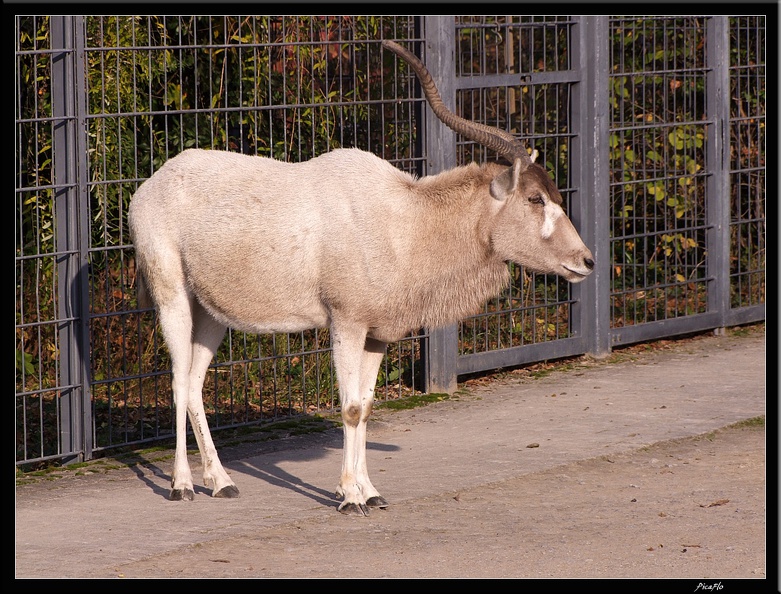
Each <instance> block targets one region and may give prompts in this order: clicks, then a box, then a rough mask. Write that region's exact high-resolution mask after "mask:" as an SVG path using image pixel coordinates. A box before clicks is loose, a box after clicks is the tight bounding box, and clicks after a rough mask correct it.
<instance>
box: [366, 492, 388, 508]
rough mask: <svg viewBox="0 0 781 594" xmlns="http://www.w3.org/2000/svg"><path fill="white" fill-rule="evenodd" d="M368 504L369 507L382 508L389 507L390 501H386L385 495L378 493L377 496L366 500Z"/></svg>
mask: <svg viewBox="0 0 781 594" xmlns="http://www.w3.org/2000/svg"><path fill="white" fill-rule="evenodd" d="M366 505H368V506H369V507H379V508H380V509H385V508H386V507H388V502H387V501H385V498H384V497H380V496H379V495H377V497H369V499H367V500H366Z"/></svg>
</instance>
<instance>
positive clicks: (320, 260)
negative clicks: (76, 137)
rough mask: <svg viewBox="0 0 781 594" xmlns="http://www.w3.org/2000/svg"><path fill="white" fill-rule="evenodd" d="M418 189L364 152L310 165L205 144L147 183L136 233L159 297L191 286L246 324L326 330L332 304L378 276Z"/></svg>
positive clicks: (135, 213)
mask: <svg viewBox="0 0 781 594" xmlns="http://www.w3.org/2000/svg"><path fill="white" fill-rule="evenodd" d="M412 183H414V181H413V179H412V178H411V177H410V176H409V175H407V174H405V173H403V172H401V171H399V170H398V169H396V168H395V167H393V166H392V165H390V164H389V163H387V162H385V161H383V160H381V159H379V158H377V157H375V156H374V155H371V154H370V153H366V152H364V151H359V150H356V149H341V150H336V151H332V152H331V153H327V154H325V155H322V156H320V157H317V158H315V159H312V160H311V161H307V162H304V163H284V162H279V161H275V160H272V159H267V158H262V157H250V156H245V155H240V154H236V153H228V152H223V151H205V150H198V149H195V150H189V151H185V152H183V153H181V154H180V155H179V156H177V157H175V158H173V159H171V160H169V161H168V162H167V163H166V164H165V165H164V166H163V167H162V168H161V169H160V170H159V171H158V172H157V173H156V174H155V175H154V176H152V177H151V178H150V179H149V180H147V181H146V182H145V183H144V184H142V185H141V186H140V188H139V189H138V191H137V192H136V195H135V196H134V197H133V200H132V201H131V207H130V226H131V232H132V235H133V240H134V243H135V247H136V253H137V257H138V260H139V264H140V266H141V268H142V270H144V269H145V270H146V271H147V273H146V276H147V281H148V282H149V284H150V285H151V287H150V288H151V291H152V294H153V296H154V297H155V300H156V301H158V302H159V300H161V299H166V296H167V295H169V294H170V293H171V292H172V291H176V290H177V289H178V288H180V287H183V286H187V287H188V289H189V290H190V291H192V293H193V294H194V295H195V296H196V297H197V298H198V300H199V301H200V302H201V303H202V304H203V305H204V306H205V307H206V308H207V309H208V310H209V311H210V312H211V313H212V315H214V316H215V317H216V318H217V319H218V320H220V321H221V322H223V323H225V324H226V325H229V326H232V327H235V328H239V329H244V330H248V331H253V332H267V331H296V330H301V329H305V328H311V327H323V326H326V325H327V324H328V322H329V307H330V305H331V304H330V303H329V299H330V300H331V301H334V300H336V301H338V300H340V299H344V295H343V294H342V293H345V292H347V291H348V290H349V291H361V290H362V289H361V284H362V283H364V287H365V286H366V282H367V277H366V275H367V274H369V275H371V274H375V275H376V274H377V273H378V272H377V270H376V269H377V266H378V262H374V261H371V260H376V259H377V253H378V249H379V250H380V252H385V251H386V250H388V249H390V247H389V245H388V244H387V242H388V240H389V238H391V237H392V234H391V231H390V230H389V229H388V226H387V223H388V221H389V220H393V219H394V218H398V217H399V216H401V213H402V212H404V210H405V209H404V205H403V204H400V203H399V200H398V198H399V196H402V197H403V195H404V193H403V191H400V189H402V190H403V189H404V188H405V187H409V186H410V184H412ZM402 202H403V200H402ZM378 234H387V235H385V236H384V237H383V236H379V237H378ZM153 271H154V273H152V274H150V273H151V272H153ZM150 277H151V278H150ZM336 293H339V294H336ZM367 297H368V296H367Z"/></svg>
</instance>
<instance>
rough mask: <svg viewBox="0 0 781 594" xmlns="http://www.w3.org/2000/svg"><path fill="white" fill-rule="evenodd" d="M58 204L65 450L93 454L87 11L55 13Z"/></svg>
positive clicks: (76, 456) (77, 455)
mask: <svg viewBox="0 0 781 594" xmlns="http://www.w3.org/2000/svg"><path fill="white" fill-rule="evenodd" d="M50 23H51V46H52V50H53V51H54V53H53V55H52V66H51V85H52V117H53V118H54V136H53V143H54V144H53V151H52V153H53V155H54V157H53V159H54V161H53V166H54V203H55V213H56V219H57V229H56V234H57V235H56V238H57V248H56V249H57V252H58V256H57V279H58V283H57V291H58V298H57V301H58V312H57V315H58V318H59V319H60V321H61V324H60V330H59V338H58V340H59V348H60V361H61V364H60V378H59V384H60V386H62V389H61V393H60V415H61V416H60V450H61V451H62V452H63V453H67V452H71V453H73V454H74V455H73V456H71V457H65V458H64V460H65V461H66V462H67V461H73V460H74V459H81V460H84V459H90V458H91V457H92V445H93V444H92V423H91V413H92V411H91V406H90V389H89V320H88V315H89V304H88V294H89V293H88V290H87V289H88V277H87V274H88V258H87V254H88V247H89V213H88V211H87V205H88V201H87V198H86V181H85V178H84V176H85V175H86V154H87V150H86V140H85V138H84V133H83V132H84V121H85V118H84V113H85V101H84V97H83V93H85V84H84V64H83V58H84V26H83V17H72V16H52V17H51V21H50Z"/></svg>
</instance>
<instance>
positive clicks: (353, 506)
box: [339, 502, 369, 516]
mask: <svg viewBox="0 0 781 594" xmlns="http://www.w3.org/2000/svg"><path fill="white" fill-rule="evenodd" d="M339 511H340V512H341V513H343V514H344V515H346V516H368V515H369V508H368V507H366V506H365V505H364V504H363V503H346V502H345V503H343V504H342V505H340V506H339Z"/></svg>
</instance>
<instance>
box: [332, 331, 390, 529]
mask: <svg viewBox="0 0 781 594" xmlns="http://www.w3.org/2000/svg"><path fill="white" fill-rule="evenodd" d="M332 334H333V337H334V343H333V352H334V366H335V367H336V377H337V379H338V380H339V398H340V401H341V405H342V421H343V429H344V450H343V456H342V474H341V478H340V481H339V485H338V486H337V488H336V495H337V496H338V497H341V498H342V499H343V501H342V503H341V505H339V511H340V512H342V513H343V514H358V515H368V513H369V509H368V508H369V507H380V508H384V507H387V505H388V502H387V501H385V499H384V498H383V497H382V496H381V495H380V493H379V492H378V491H377V489H375V488H374V485H372V482H371V480H369V473H368V470H367V467H366V423H367V421H368V419H369V415H370V414H371V411H372V403H373V401H374V387H375V386H376V384H377V372H378V370H379V367H380V363H381V362H382V358H383V356H384V354H385V343H382V342H379V341H377V340H374V339H371V338H367V337H366V330H365V329H362V328H357V327H355V326H349V325H347V326H345V325H339V326H337V325H336V324H334V327H333V330H332Z"/></svg>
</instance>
